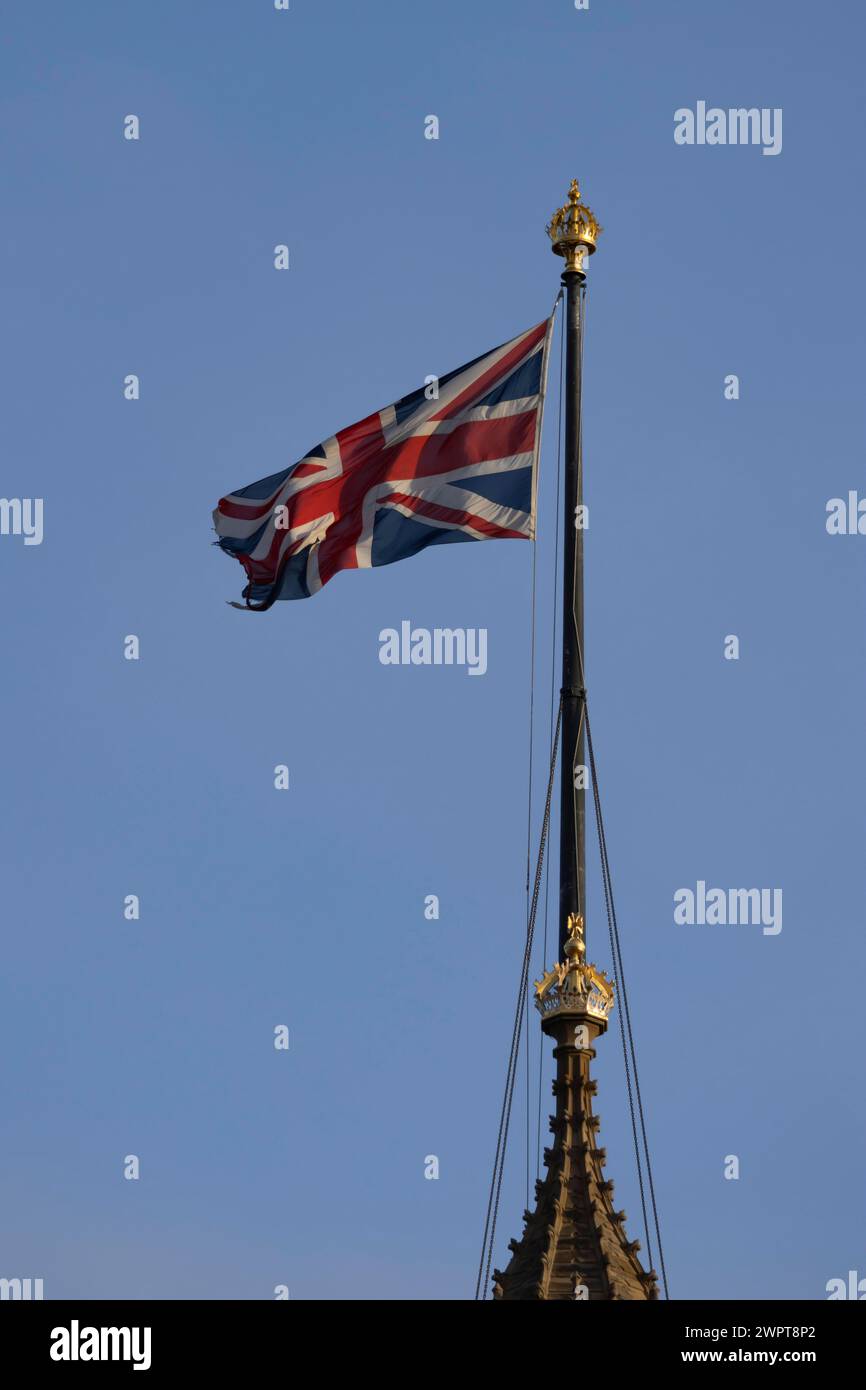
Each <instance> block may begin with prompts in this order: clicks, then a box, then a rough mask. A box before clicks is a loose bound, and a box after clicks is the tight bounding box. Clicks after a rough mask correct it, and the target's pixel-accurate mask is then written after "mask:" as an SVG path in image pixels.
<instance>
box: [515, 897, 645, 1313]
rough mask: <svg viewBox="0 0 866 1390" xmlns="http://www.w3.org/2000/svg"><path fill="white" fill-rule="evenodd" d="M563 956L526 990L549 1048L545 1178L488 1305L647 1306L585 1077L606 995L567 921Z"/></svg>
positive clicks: (603, 1025)
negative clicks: (551, 1070) (628, 1302)
mask: <svg viewBox="0 0 866 1390" xmlns="http://www.w3.org/2000/svg"><path fill="white" fill-rule="evenodd" d="M564 954H565V956H566V960H565V962H564V964H562V965H559V964H558V965H555V966H554V967H553V969H552V970H551V971H549V972H548V973H547V974H546V975H544V976H543V978H542V979H541V980H538V981H537V982H536V985H535V992H536V1001H535V1002H536V1007H537V1008H538V1010H539V1012H540V1013H541V1027H542V1029H543V1030H544V1032H545V1033H546V1034H547V1035H548V1036H549V1037H552V1038H553V1039H554V1042H555V1047H554V1050H553V1055H554V1057H555V1058H556V1080H555V1081H554V1083H553V1094H554V1096H555V1097H556V1113H555V1115H554V1116H553V1117H552V1118H551V1121H550V1128H551V1131H552V1133H553V1136H554V1138H553V1144H552V1147H551V1148H549V1149H546V1150H545V1153H544V1163H545V1167H546V1168H547V1175H546V1177H545V1178H543V1179H542V1180H539V1181H538V1182H537V1183H536V1185H535V1193H536V1204H535V1210H534V1211H531V1212H529V1211H527V1212H524V1218H523V1219H524V1231H523V1236H522V1237H521V1239H520V1240H512V1241H511V1242H510V1243H509V1249H510V1250H511V1252H512V1255H511V1259H510V1261H509V1263H508V1267H507V1268H506V1269H505V1270H504V1271H502V1272H500V1271H499V1270H495V1271H494V1276H493V1279H494V1298H497V1299H523V1300H532V1299H569V1300H578V1301H586V1300H590V1301H594V1300H598V1299H606V1300H609V1299H639V1300H643V1299H655V1298H658V1289H657V1287H656V1282H657V1277H656V1274H655V1272H654V1271H651V1272H649V1273H647V1272H646V1271H645V1270H644V1269H643V1267H642V1266H641V1263H640V1261H639V1260H638V1257H637V1252H638V1250H639V1249H640V1242H639V1241H630V1240H629V1239H628V1236H627V1235H626V1230H625V1212H622V1211H616V1210H615V1209H614V1204H613V1183H612V1182H609V1181H607V1180H606V1179H605V1176H604V1172H603V1169H604V1165H605V1161H606V1156H605V1151H604V1149H601V1148H599V1147H598V1145H597V1143H596V1138H597V1133H598V1127H599V1120H598V1116H597V1115H594V1114H593V1112H592V1097H593V1096H594V1095H595V1090H596V1083H595V1082H594V1081H593V1080H592V1079H591V1078H590V1070H589V1069H590V1063H591V1061H592V1059H593V1058H594V1057H595V1050H594V1048H593V1043H594V1042H595V1040H596V1038H597V1037H599V1036H600V1035H601V1034H602V1033H604V1032H605V1031H606V1030H607V1020H608V1015H609V1014H610V1011H611V1009H612V1008H613V1002H614V989H613V984H612V983H611V981H610V980H609V979H608V977H607V975H605V973H604V972H603V971H601V970H597V969H596V967H595V966H594V965H589V964H587V962H586V942H585V940H584V935H583V918H582V917H579V916H576V915H574V914H572V915H571V916H570V917H569V919H568V938H567V940H566V943H565V950H564Z"/></svg>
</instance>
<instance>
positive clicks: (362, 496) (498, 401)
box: [213, 319, 552, 610]
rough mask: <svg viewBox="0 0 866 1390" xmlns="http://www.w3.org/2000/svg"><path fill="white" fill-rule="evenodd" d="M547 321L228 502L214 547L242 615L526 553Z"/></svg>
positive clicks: (220, 511) (218, 517)
mask: <svg viewBox="0 0 866 1390" xmlns="http://www.w3.org/2000/svg"><path fill="white" fill-rule="evenodd" d="M551 323H552V319H545V320H544V322H543V323H540V324H537V325H536V327H535V328H530V329H529V331H528V332H526V333H521V334H520V335H519V336H518V337H516V338H512V339H511V341H510V342H508V343H503V345H502V346H501V347H498V348H494V349H493V351H492V352H488V353H486V354H485V355H484V356H483V357H476V358H475V360H474V361H473V362H468V363H467V364H466V366H464V367H458V369H457V371H455V372H450V373H449V374H448V376H443V377H440V378H439V379H438V382H433V383H431V384H428V385H427V386H424V387H421V388H420V389H419V390H417V391H413V392H412V394H411V395H408V396H404V397H403V398H402V399H401V400H399V401H397V403H396V404H395V405H389V406H386V408H385V409H384V410H378V411H376V413H375V415H368V416H367V417H366V419H364V420H359V421H358V423H357V424H356V425H350V426H349V427H348V429H344V430H341V431H340V432H339V434H336V435H334V436H333V438H331V439H327V440H326V441H325V443H324V444H320V445H318V447H317V448H315V449H312V450H311V451H310V453H309V454H307V455H306V456H305V457H304V458H302V459H301V460H300V461H299V462H298V463H295V464H293V465H292V466H291V467H290V468H286V469H284V470H283V471H282V472H281V473H274V474H272V475H271V477H269V478H263V479H262V480H261V481H260V482H258V483H252V484H251V485H250V486H249V487H245V488H241V489H240V490H239V491H238V492H233V493H231V494H230V495H229V496H228V497H224V498H223V499H222V501H221V502H220V504H219V506H218V507H217V509H216V511H215V512H214V514H213V517H214V526H215V528H216V532H217V535H218V537H219V540H218V542H217V544H218V545H220V546H221V547H222V549H223V550H225V551H226V552H227V553H228V554H229V555H234V556H235V558H236V559H238V560H240V562H241V564H242V565H243V567H244V569H245V570H246V574H247V580H248V583H247V585H246V588H245V589H244V590H243V597H244V599H245V600H246V604H245V605H242V604H235V605H234V606H235V607H238V608H239V607H243V606H246V607H247V608H252V609H259V610H261V609H265V608H270V606H271V604H272V603H273V602H274V600H275V599H295V598H309V597H310V595H311V594H314V593H316V592H317V591H318V590H319V589H321V588H322V586H323V585H324V584H327V582H328V580H329V579H330V578H332V576H333V575H335V574H336V573H337V571H338V570H344V569H365V568H368V567H369V566H371V565H390V564H393V562H394V561H395V560H404V559H406V557H407V556H409V555H414V554H415V553H416V551H418V550H422V549H423V548H424V547H425V546H427V545H436V544H439V543H441V542H444V541H486V540H498V539H523V540H531V539H532V537H533V535H534V527H535V517H534V503H535V465H536V458H537V453H538V445H539V437H540V430H541V409H542V402H543V396H544V375H545V367H546V356H547V345H548V341H549V332H550V326H551Z"/></svg>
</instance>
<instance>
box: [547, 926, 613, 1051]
mask: <svg viewBox="0 0 866 1390" xmlns="http://www.w3.org/2000/svg"><path fill="white" fill-rule="evenodd" d="M567 931H568V937H567V939H566V942H565V945H564V947H563V954H564V955H565V960H564V962H563V963H562V964H556V965H555V966H554V967H553V969H552V970H548V971H546V972H545V973H544V974H543V975H542V977H541V979H540V980H536V982H535V1003H536V1007H537V1008H538V1009H539V1011H540V1012H541V1014H542V1015H543V1016H544V1017H546V1018H552V1017H553V1016H554V1015H555V1014H569V1015H575V1016H577V1015H581V1014H587V1015H589V1016H590V1017H592V1018H595V1019H597V1020H600V1021H602V1022H604V1023H605V1024H606V1022H607V1016H608V1014H609V1013H610V1011H611V1009H612V1008H613V994H614V991H613V982H612V981H611V980H609V979H608V977H607V975H606V974H605V973H604V971H603V970H599V969H598V968H597V967H596V966H594V965H590V964H588V962H587V959H586V938H585V936H584V925H583V917H582V915H581V914H580V913H578V912H570V913H569V914H568V924H567Z"/></svg>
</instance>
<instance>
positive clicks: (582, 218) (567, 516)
mask: <svg viewBox="0 0 866 1390" xmlns="http://www.w3.org/2000/svg"><path fill="white" fill-rule="evenodd" d="M547 230H548V233H549V235H550V238H551V241H552V242H553V250H554V251H555V252H556V254H557V255H558V256H563V257H564V258H565V270H564V271H563V273H562V283H563V285H564V287H565V324H564V328H563V331H564V333H565V401H564V403H563V409H564V411H565V497H564V506H563V526H564V538H563V576H562V691H561V695H562V753H561V758H562V761H561V765H560V766H561V772H560V785H561V792H560V829H559V945H560V960H565V959H566V957H565V955H564V954H562V951H563V948H564V945H565V942H566V941H567V940H568V919H569V917H570V916H571V914H572V913H578V914H580V915H581V916H582V917H583V918H584V919H585V918H586V791H585V787H584V783H585V781H586V776H585V773H584V771H583V768H584V742H585V734H584V709H585V703H586V689H585V684H584V681H585V665H584V662H585V647H584V639H583V532H584V512H583V466H582V456H581V429H580V405H581V401H580V396H581V372H582V365H583V363H582V355H583V354H582V339H583V324H582V321H581V320H582V315H583V307H584V301H585V290H584V282H585V280H586V271H585V269H584V262H585V259H586V257H587V256H588V255H591V254H592V252H593V251H594V250H595V245H596V239H597V237H598V234H599V232H600V231H601V228H600V227H599V225H598V222H597V221H596V219H595V217H594V216H593V214H592V212H591V211H590V209H589V208H588V207H586V205H585V204H583V203H581V201H580V188H579V187H578V183H577V180H576V179H573V180H572V184H571V188H570V189H569V195H568V202H567V203H566V204H565V206H564V207H561V208H560V209H559V211H558V212H556V213H555V214H554V216H553V219H552V221H551V223H550V226H549V227H548V229H547ZM578 773H579V774H580V775H579V776H578V775H577V774H578ZM576 783H577V785H576Z"/></svg>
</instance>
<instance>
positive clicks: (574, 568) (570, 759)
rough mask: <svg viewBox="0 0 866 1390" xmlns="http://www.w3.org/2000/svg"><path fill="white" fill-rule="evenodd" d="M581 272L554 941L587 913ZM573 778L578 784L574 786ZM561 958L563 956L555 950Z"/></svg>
mask: <svg viewBox="0 0 866 1390" xmlns="http://www.w3.org/2000/svg"><path fill="white" fill-rule="evenodd" d="M583 281H584V277H583V275H582V274H580V273H579V272H578V271H576V270H566V271H565V272H564V273H563V276H562V283H563V285H564V286H565V323H564V332H565V402H564V410H565V497H564V506H563V524H564V527H565V534H564V537H563V550H562V554H563V574H562V763H561V772H560V782H561V799H560V823H559V944H560V948H562V947H563V946H564V945H565V941H566V939H567V937H568V919H569V916H570V914H571V913H573V912H576V913H581V914H582V915H583V916H584V918H585V917H586V912H585V904H586V792H585V790H584V786H583V783H584V781H585V778H584V777H582V776H581V777H579V778H577V779H576V778H575V769H577V768H580V767H582V766H583V758H584V753H583V749H584V732H583V723H584V721H583V708H584V700H585V690H584V684H583V652H584V650H585V648H584V642H583V526H582V524H581V525H580V526H578V524H577V519H578V518H581V519H582V516H583V513H582V511H580V510H579V508H582V506H583V473H582V469H581V450H580V390H581V361H580V336H581V322H580V320H581V312H582V308H583V305H582V298H583ZM575 780H577V781H578V783H579V785H578V786H575ZM559 959H560V960H564V959H565V956H564V955H563V954H562V951H561V950H560V956H559Z"/></svg>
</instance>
